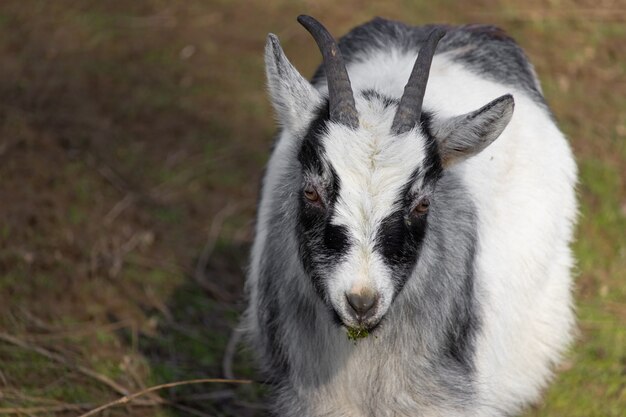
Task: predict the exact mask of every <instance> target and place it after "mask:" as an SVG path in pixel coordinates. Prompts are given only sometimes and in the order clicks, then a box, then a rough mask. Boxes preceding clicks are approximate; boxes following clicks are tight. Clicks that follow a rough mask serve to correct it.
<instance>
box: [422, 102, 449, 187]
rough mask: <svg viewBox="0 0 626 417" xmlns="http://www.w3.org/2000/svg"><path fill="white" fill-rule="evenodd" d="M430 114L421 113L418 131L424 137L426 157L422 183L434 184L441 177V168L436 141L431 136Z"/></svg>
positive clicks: (431, 117) (431, 116) (426, 112)
mask: <svg viewBox="0 0 626 417" xmlns="http://www.w3.org/2000/svg"><path fill="white" fill-rule="evenodd" d="M432 119H433V115H432V113H430V112H428V111H422V115H421V119H420V129H421V131H422V133H423V134H424V136H425V137H426V149H425V150H426V155H425V157H424V168H425V170H424V182H425V183H429V182H436V181H437V180H439V178H440V177H441V175H442V172H443V166H442V164H441V156H440V154H439V148H438V147H437V140H436V139H435V137H434V136H433V134H432V129H431V126H432Z"/></svg>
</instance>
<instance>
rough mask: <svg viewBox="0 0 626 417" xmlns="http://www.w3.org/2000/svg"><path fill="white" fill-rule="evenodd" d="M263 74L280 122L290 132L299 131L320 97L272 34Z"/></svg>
mask: <svg viewBox="0 0 626 417" xmlns="http://www.w3.org/2000/svg"><path fill="white" fill-rule="evenodd" d="M265 73H266V75H267V85H268V89H269V92H270V97H271V100H272V104H273V105H274V110H275V111H276V116H277V117H278V121H279V123H281V124H282V125H283V126H284V127H285V128H286V129H287V130H289V131H290V132H292V133H297V132H299V131H301V130H302V129H303V128H305V127H306V126H307V125H308V124H309V121H310V118H311V116H312V114H313V110H314V109H316V108H317V107H318V106H319V105H320V103H321V102H322V97H321V96H320V94H319V93H318V92H317V90H316V89H315V88H314V87H313V86H312V85H311V83H309V82H308V81H307V80H306V79H305V78H304V77H303V76H302V75H300V73H299V72H298V70H296V69H295V68H294V66H293V65H291V62H289V60H288V59H287V57H286V56H285V53H284V52H283V49H282V48H281V47H280V43H279V42H278V38H277V37H276V35H274V34H272V33H270V34H269V35H268V36H267V43H266V44H265Z"/></svg>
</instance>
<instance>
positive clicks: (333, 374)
mask: <svg viewBox="0 0 626 417" xmlns="http://www.w3.org/2000/svg"><path fill="white" fill-rule="evenodd" d="M298 21H299V22H300V23H301V24H302V25H303V26H304V27H305V28H306V29H307V30H308V31H309V32H310V34H311V35H312V37H313V38H314V40H315V41H316V43H317V45H318V47H319V49H320V51H321V53H322V56H323V65H321V66H320V68H319V69H318V70H317V72H316V73H315V75H314V77H313V79H312V81H311V82H309V81H307V80H306V79H305V78H303V76H302V75H300V74H299V73H298V71H297V70H296V69H295V68H294V67H293V66H292V64H291V63H290V62H289V61H288V59H287V58H286V56H285V54H284V52H283V50H282V49H281V46H280V44H279V41H278V38H277V37H276V36H275V35H273V34H269V35H268V38H267V44H266V48H265V65H266V72H267V83H268V89H269V93H270V96H271V101H272V104H273V107H274V109H275V112H276V115H277V118H278V121H279V123H280V126H281V130H280V133H279V135H278V138H277V140H276V142H275V144H274V147H273V151H272V155H271V158H270V161H269V163H268V166H267V170H266V173H265V176H264V180H263V185H262V192H261V198H260V203H259V207H258V219H257V223H256V236H255V240H254V244H253V247H252V251H251V264H250V269H249V274H248V278H247V282H246V291H247V296H248V298H249V306H248V308H247V311H246V313H245V316H244V326H245V331H246V333H247V336H248V339H249V343H250V344H251V346H252V348H253V350H254V351H255V352H256V353H257V354H258V361H259V363H260V366H261V371H262V374H263V377H264V378H265V380H266V381H268V383H269V384H270V385H271V386H272V390H273V396H272V410H273V412H274V413H275V415H277V416H281V417H282V416H287V417H292V416H299V417H303V416H307V417H308V416H354V417H356V416H377V417H380V416H447V417H449V416H505V415H511V414H515V413H519V412H521V410H522V409H523V408H524V406H526V405H528V404H530V403H532V402H534V401H537V400H538V398H539V395H540V393H541V390H542V389H543V388H544V387H545V386H546V384H547V382H548V381H549V379H550V376H551V373H552V369H553V366H554V364H555V363H557V362H558V360H559V358H560V356H561V355H562V353H563V351H564V349H565V348H566V347H567V346H568V343H569V342H570V341H571V338H572V337H571V335H572V333H573V327H574V315H573V311H572V299H571V272H570V269H571V267H572V264H573V258H572V255H571V252H570V248H569V244H570V242H571V240H572V229H573V225H574V223H575V220H576V213H577V203H576V198H575V185H576V181H577V169H576V165H575V162H574V159H573V156H572V152H571V150H570V147H569V145H568V143H567V141H566V139H565V138H564V135H563V134H562V133H561V132H560V131H559V129H558V127H557V126H556V124H555V121H554V118H553V117H552V115H551V112H550V110H549V108H548V105H547V104H546V102H545V100H544V97H543V95H542V92H541V87H540V85H539V81H538V80H537V77H536V75H535V72H534V69H533V67H532V65H531V64H530V63H529V61H528V60H527V58H526V56H525V54H524V52H523V51H522V50H521V48H520V47H519V46H518V45H517V44H516V43H515V41H514V40H513V39H511V38H510V37H509V36H508V35H506V34H505V33H504V32H503V31H502V30H500V29H498V28H495V27H491V26H482V25H466V26H458V27H452V26H442V25H427V26H420V27H413V26H408V25H405V24H403V23H400V22H395V21H390V20H385V19H381V18H376V19H374V20H372V21H370V22H368V23H365V24H363V25H361V26H358V27H356V28H354V29H353V30H351V31H350V32H349V33H348V34H347V35H345V36H344V37H343V38H341V39H340V40H339V42H338V43H337V42H336V41H335V40H334V39H333V37H332V36H331V35H330V34H329V32H328V31H327V30H326V29H325V28H324V27H323V26H322V24H321V23H319V22H318V21H317V20H315V19H313V18H312V17H310V16H300V17H299V18H298ZM416 56H417V59H416ZM407 80H408V83H407ZM496 139H497V140H496Z"/></svg>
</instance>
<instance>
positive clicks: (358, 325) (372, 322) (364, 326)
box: [335, 312, 382, 340]
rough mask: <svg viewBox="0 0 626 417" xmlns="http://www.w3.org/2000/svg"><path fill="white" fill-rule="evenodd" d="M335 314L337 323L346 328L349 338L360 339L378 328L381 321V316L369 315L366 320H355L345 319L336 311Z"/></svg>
mask: <svg viewBox="0 0 626 417" xmlns="http://www.w3.org/2000/svg"><path fill="white" fill-rule="evenodd" d="M335 314H336V322H337V324H339V325H340V326H341V327H344V328H345V329H346V331H347V332H348V338H349V339H350V340H357V339H362V338H365V337H367V336H369V335H370V334H371V333H372V332H374V331H376V329H378V327H379V326H380V324H381V322H382V317H379V318H376V317H370V318H368V319H367V320H358V321H357V320H354V319H352V318H348V319H345V318H343V317H342V316H341V315H340V314H338V313H336V312H335Z"/></svg>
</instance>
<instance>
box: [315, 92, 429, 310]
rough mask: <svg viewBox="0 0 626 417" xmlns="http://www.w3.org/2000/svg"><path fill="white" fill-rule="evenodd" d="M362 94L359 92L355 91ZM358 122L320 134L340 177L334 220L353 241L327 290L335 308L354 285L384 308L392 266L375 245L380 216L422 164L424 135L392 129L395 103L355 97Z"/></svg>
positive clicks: (386, 213) (386, 212)
mask: <svg viewBox="0 0 626 417" xmlns="http://www.w3.org/2000/svg"><path fill="white" fill-rule="evenodd" d="M359 98H360V97H359ZM357 108H358V111H359V115H360V120H361V125H360V127H359V128H358V129H357V130H356V131H354V130H351V129H349V128H346V127H344V126H341V125H336V124H332V123H331V124H330V126H329V130H328V134H327V135H325V137H324V143H323V145H324V150H325V155H326V158H327V160H328V161H329V163H330V165H331V166H332V167H333V169H334V170H335V172H336V174H337V176H338V178H339V179H340V182H341V186H340V190H339V195H338V198H337V201H336V203H335V208H334V215H333V219H332V222H333V224H337V225H342V226H345V227H346V229H347V231H348V234H349V236H350V239H351V242H352V245H351V247H350V252H349V253H348V254H347V256H346V258H345V260H344V261H343V262H342V264H341V265H340V266H339V267H338V268H337V270H336V271H335V272H334V273H333V276H332V277H331V278H330V280H329V283H328V289H329V295H330V297H331V299H332V301H333V304H334V305H335V308H337V309H338V310H339V311H341V310H343V309H344V308H345V293H346V292H348V291H350V289H352V288H354V287H362V288H369V289H372V290H374V291H376V292H378V293H379V295H380V297H381V298H380V305H379V310H380V311H381V313H384V312H385V311H386V309H387V307H388V306H389V304H390V302H391V299H392V297H393V282H392V276H391V271H390V270H389V268H388V267H387V266H386V265H385V263H384V261H383V259H382V257H381V256H380V254H378V253H376V252H375V251H374V248H375V245H376V235H377V231H378V229H379V228H380V225H381V222H382V221H383V219H385V218H386V217H387V216H389V215H390V214H391V213H393V211H394V210H396V209H397V208H396V207H395V205H396V203H397V199H398V196H399V195H400V192H401V190H402V189H403V188H404V186H405V185H406V183H407V181H409V180H410V177H411V174H412V173H413V172H414V171H415V169H416V168H418V167H420V168H423V161H424V159H425V155H426V152H425V143H424V140H425V138H424V137H423V136H422V135H421V134H419V133H416V131H413V132H408V133H407V134H404V135H401V136H397V137H396V136H393V135H391V134H390V127H391V121H392V120H393V116H394V114H395V110H396V108H395V106H390V107H388V108H384V106H383V105H382V104H381V103H380V102H378V100H375V99H374V100H372V101H369V100H365V99H363V98H360V100H359V99H358V98H357Z"/></svg>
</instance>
